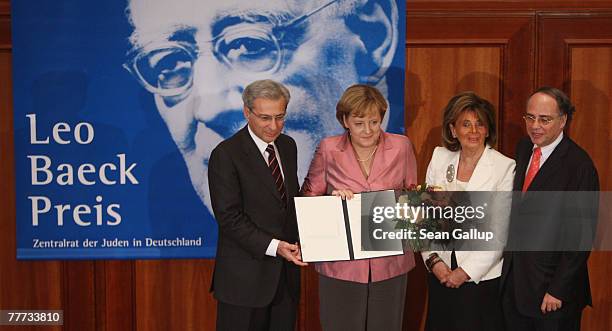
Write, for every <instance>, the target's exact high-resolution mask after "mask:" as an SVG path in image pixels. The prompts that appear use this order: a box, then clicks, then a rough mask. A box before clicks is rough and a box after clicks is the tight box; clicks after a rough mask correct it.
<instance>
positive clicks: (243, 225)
mask: <svg viewBox="0 0 612 331" xmlns="http://www.w3.org/2000/svg"><path fill="white" fill-rule="evenodd" d="M275 144H276V147H277V149H278V153H279V154H280V160H281V164H282V169H283V174H284V182H285V187H286V191H287V205H286V206H285V204H284V202H283V201H282V200H281V197H280V194H279V193H278V190H277V189H276V186H275V184H274V180H273V178H272V174H271V172H270V169H269V168H268V165H267V163H266V161H265V160H264V158H263V157H262V155H261V153H260V152H259V150H258V149H257V146H256V145H255V142H254V141H253V139H252V138H251V136H250V135H249V132H248V129H247V127H244V128H243V129H242V130H240V131H238V132H237V133H236V134H235V135H234V136H232V137H230V138H229V139H227V140H225V141H223V142H221V143H220V144H219V145H218V146H217V147H216V148H215V149H214V150H213V152H212V154H211V156H210V161H209V164H208V180H209V183H210V184H209V185H210V196H211V201H212V207H213V211H214V214H215V218H216V220H217V223H218V224H219V242H218V244H217V256H216V261H215V269H214V274H213V283H212V285H211V291H214V296H215V298H216V299H217V300H220V301H222V302H225V303H229V304H233V305H240V306H246V307H263V306H266V305H269V304H270V303H271V302H272V300H273V298H274V294H275V292H276V289H277V286H278V284H279V280H281V279H284V281H286V282H287V285H288V288H289V292H290V294H291V295H292V296H293V297H294V298H295V299H296V300H297V298H298V297H299V290H300V284H299V281H300V279H299V277H300V276H299V269H298V267H297V266H295V265H294V264H289V263H287V262H286V261H285V260H284V258H282V257H280V256H277V257H271V256H267V255H266V254H265V253H266V249H267V248H268V245H269V244H270V241H271V240H272V239H273V238H276V239H279V240H284V241H286V242H289V243H295V242H297V239H298V238H297V222H296V219H295V206H294V202H293V197H294V196H295V195H296V194H297V193H298V189H299V186H298V179H297V148H296V145H295V141H294V140H293V139H292V138H291V137H289V136H286V135H283V134H281V135H280V136H279V137H278V138H277V139H276V141H275ZM283 264H285V268H283ZM283 270H284V271H283ZM281 272H285V275H284V276H285V277H283V278H281ZM296 302H297V301H296Z"/></svg>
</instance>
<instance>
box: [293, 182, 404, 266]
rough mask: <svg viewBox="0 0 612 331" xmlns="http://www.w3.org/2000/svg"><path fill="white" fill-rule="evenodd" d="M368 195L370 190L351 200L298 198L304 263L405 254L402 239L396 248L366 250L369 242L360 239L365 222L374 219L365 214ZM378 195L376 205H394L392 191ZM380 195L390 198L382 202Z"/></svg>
mask: <svg viewBox="0 0 612 331" xmlns="http://www.w3.org/2000/svg"><path fill="white" fill-rule="evenodd" d="M381 193H382V195H381ZM366 194H368V193H363V194H355V196H354V198H353V199H351V200H342V199H340V198H339V197H336V196H319V197H296V198H295V209H296V216H297V223H298V231H299V233H300V248H301V250H302V260H303V261H304V262H322V261H348V260H358V259H366V258H373V257H383V256H391V255H400V254H403V253H404V251H403V249H402V244H401V241H399V240H398V241H397V245H395V247H393V248H394V249H393V250H388V251H372V250H370V251H368V250H364V247H365V246H367V245H364V244H362V242H361V239H362V233H361V231H362V225H363V224H362V222H370V221H371V214H370V213H363V215H362V196H363V195H366ZM375 194H377V196H378V197H379V198H378V199H377V205H378V204H381V203H382V204H387V205H389V204H395V195H394V192H393V191H385V192H375ZM381 196H384V197H385V200H387V201H382V202H381V201H380V197H381ZM364 200H366V199H364ZM366 207H367V208H366V209H364V210H371V208H369V207H371V206H366Z"/></svg>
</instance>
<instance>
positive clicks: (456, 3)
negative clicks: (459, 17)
mask: <svg viewBox="0 0 612 331" xmlns="http://www.w3.org/2000/svg"><path fill="white" fill-rule="evenodd" d="M406 7H407V8H408V10H409V11H412V10H421V11H439V10H454V11H464V12H466V11H483V10H485V11H489V10H497V11H506V12H509V11H513V10H514V11H517V10H518V11H525V10H533V11H535V10H548V11H563V10H579V9H583V10H584V9H587V10H594V9H597V10H602V9H610V8H612V1H610V0H512V1H508V0H469V1H462V0H408V1H406Z"/></svg>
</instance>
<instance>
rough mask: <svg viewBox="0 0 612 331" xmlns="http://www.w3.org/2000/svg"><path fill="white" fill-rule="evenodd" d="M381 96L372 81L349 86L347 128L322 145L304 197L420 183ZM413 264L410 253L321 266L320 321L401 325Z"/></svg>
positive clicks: (360, 326) (332, 326)
mask: <svg viewBox="0 0 612 331" xmlns="http://www.w3.org/2000/svg"><path fill="white" fill-rule="evenodd" d="M386 110H387V102H386V101H385V98H384V97H383V96H382V94H381V93H380V92H379V91H378V90H377V89H376V88H374V87H371V86H368V85H353V86H351V87H349V88H348V89H347V90H346V91H345V92H344V94H343V95H342V97H341V98H340V101H338V105H337V106H336V117H337V119H338V121H339V122H340V124H341V125H342V126H343V127H344V129H345V130H346V131H345V133H344V134H342V135H339V136H332V137H327V138H325V139H323V140H321V142H320V143H319V146H318V147H317V150H316V152H315V155H314V158H313V160H312V163H311V164H310V169H309V170H308V175H307V176H306V179H305V180H304V185H303V186H302V194H303V195H304V196H319V195H329V194H331V195H336V196H338V197H341V198H343V199H350V198H352V197H353V193H360V192H367V191H379V190H389V189H403V188H407V187H408V186H409V185H411V184H414V183H415V182H416V161H415V157H414V153H413V150H412V144H411V143H410V140H409V139H408V138H407V137H406V136H403V135H397V134H391V133H386V132H384V131H383V129H382V128H381V122H382V119H383V117H384V115H385V112H386ZM413 267H414V255H413V253H412V252H411V251H408V252H406V253H405V254H404V255H399V256H392V257H383V258H372V259H365V260H356V261H340V262H322V263H317V264H315V268H316V270H317V271H318V273H319V299H320V315H321V325H322V326H323V329H324V330H401V328H402V314H403V311H404V297H405V292H406V274H407V273H408V271H410V270H411V269H412V268H413Z"/></svg>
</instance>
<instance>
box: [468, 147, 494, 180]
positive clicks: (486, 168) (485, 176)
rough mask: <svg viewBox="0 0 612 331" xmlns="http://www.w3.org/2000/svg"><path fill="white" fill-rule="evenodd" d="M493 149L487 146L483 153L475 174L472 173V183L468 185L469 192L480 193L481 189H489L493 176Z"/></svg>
mask: <svg viewBox="0 0 612 331" xmlns="http://www.w3.org/2000/svg"><path fill="white" fill-rule="evenodd" d="M490 148H491V147H489V146H486V147H485V150H484V151H483V152H482V156H481V157H480V160H478V163H477V164H476V168H474V172H473V173H472V177H470V181H469V182H468V185H467V191H478V190H479V189H481V188H486V187H487V182H488V181H489V179H490V177H491V175H492V174H493V164H492V162H491V158H490V155H491V154H490V151H489V149H490Z"/></svg>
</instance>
